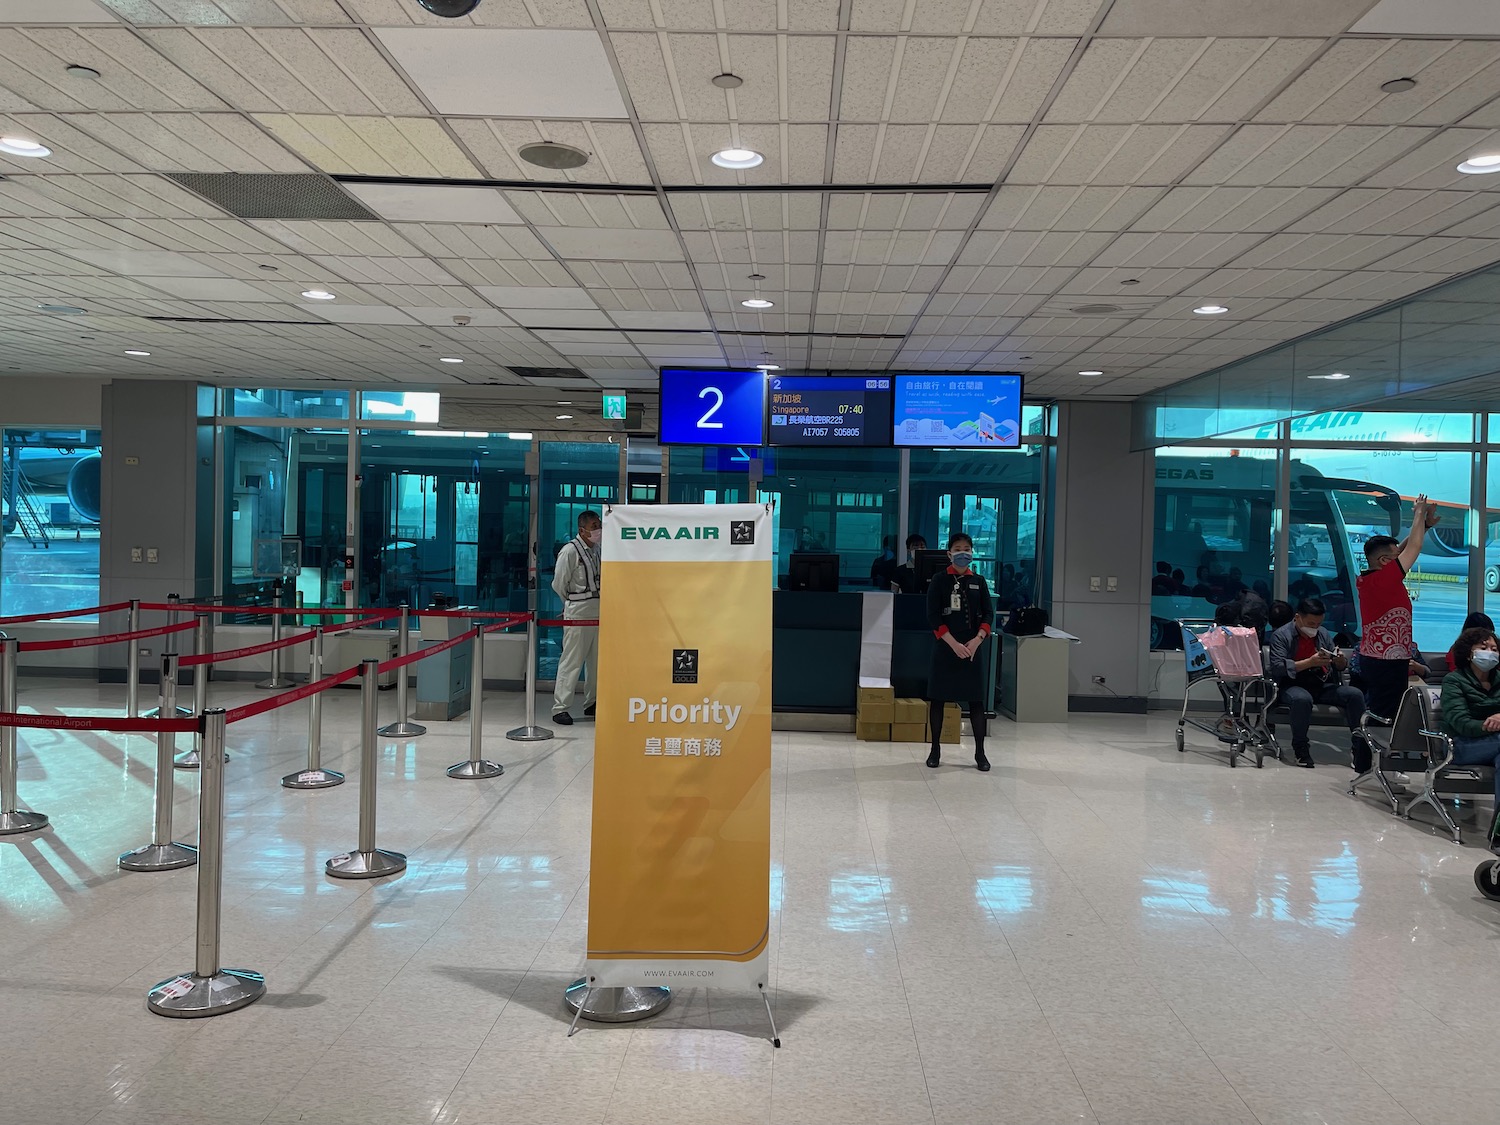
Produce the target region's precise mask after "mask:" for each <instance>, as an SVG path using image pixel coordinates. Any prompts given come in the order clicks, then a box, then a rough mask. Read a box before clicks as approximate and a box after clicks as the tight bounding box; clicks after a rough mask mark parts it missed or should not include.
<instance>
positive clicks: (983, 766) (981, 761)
mask: <svg viewBox="0 0 1500 1125" xmlns="http://www.w3.org/2000/svg"><path fill="white" fill-rule="evenodd" d="M974 766H975V768H976V769H978V770H979V772H980V773H989V772H990V760H989V759H988V758H986V757H985V756H984V751H983V750H980V751H979V752H978V753H976V754H975V755H974Z"/></svg>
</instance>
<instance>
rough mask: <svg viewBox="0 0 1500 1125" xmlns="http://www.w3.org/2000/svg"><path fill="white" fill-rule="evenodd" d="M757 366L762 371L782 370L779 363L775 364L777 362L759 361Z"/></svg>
mask: <svg viewBox="0 0 1500 1125" xmlns="http://www.w3.org/2000/svg"><path fill="white" fill-rule="evenodd" d="M755 366H756V367H758V368H759V369H760V370H762V371H780V370H781V366H780V365H779V364H775V363H757V364H756V365H755Z"/></svg>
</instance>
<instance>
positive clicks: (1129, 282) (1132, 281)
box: [1120, 277, 1141, 285]
mask: <svg viewBox="0 0 1500 1125" xmlns="http://www.w3.org/2000/svg"><path fill="white" fill-rule="evenodd" d="M1140 283H1141V279H1140V278H1138V277H1127V278H1126V279H1125V280H1124V281H1122V282H1120V284H1121V285H1139V284H1140Z"/></svg>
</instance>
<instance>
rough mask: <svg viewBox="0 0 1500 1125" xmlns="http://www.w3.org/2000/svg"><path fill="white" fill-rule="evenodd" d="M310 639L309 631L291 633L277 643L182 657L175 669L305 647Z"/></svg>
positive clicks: (310, 631) (220, 662) (311, 634)
mask: <svg viewBox="0 0 1500 1125" xmlns="http://www.w3.org/2000/svg"><path fill="white" fill-rule="evenodd" d="M312 638H313V632H312V630H311V629H309V630H308V631H307V632H305V633H293V634H292V635H291V636H290V637H282V638H281V640H279V641H266V642H265V643H264V644H259V645H246V646H245V647H244V648H226V649H225V650H224V651H223V652H205V653H200V654H199V655H196V656H184V657H183V658H182V659H181V660H179V661H178V662H177V667H179V668H196V667H197V666H198V665H200V664H227V663H229V662H230V661H231V660H244V659H245V658H246V657H247V656H259V655H260V654H261V653H263V652H275V651H276V650H277V649H278V648H291V647H292V645H305V644H306V643H307V642H308V641H310V640H312Z"/></svg>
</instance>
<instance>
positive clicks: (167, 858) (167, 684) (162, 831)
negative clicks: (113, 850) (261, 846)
mask: <svg viewBox="0 0 1500 1125" xmlns="http://www.w3.org/2000/svg"><path fill="white" fill-rule="evenodd" d="M157 692H158V707H157V714H159V715H167V716H171V715H173V714H175V713H176V711H177V654H176V653H175V652H169V653H166V654H165V655H163V656H162V658H161V686H160V687H159V688H158V689H157ZM176 752H177V735H176V733H175V732H174V731H169V730H159V731H157V732H156V786H155V793H154V798H153V799H154V802H155V809H154V816H153V817H152V827H151V842H150V843H149V844H145V845H142V846H141V847H139V848H136V849H135V850H134V851H129V852H126V853H125V854H124V855H122V856H121V857H120V869H121V870H122V871H174V870H176V869H177V868H179V867H191V866H192V865H193V864H195V863H197V862H198V849H197V848H195V847H192V846H191V845H189V844H180V843H176V842H174V841H173V839H172V801H173V798H174V796H175V788H176V781H175V776H176V775H175V774H173V772H172V769H173V765H174V763H173V761H172V757H173V755H174V754H175V753H176Z"/></svg>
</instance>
